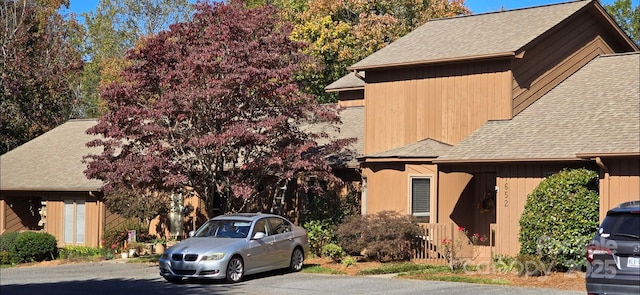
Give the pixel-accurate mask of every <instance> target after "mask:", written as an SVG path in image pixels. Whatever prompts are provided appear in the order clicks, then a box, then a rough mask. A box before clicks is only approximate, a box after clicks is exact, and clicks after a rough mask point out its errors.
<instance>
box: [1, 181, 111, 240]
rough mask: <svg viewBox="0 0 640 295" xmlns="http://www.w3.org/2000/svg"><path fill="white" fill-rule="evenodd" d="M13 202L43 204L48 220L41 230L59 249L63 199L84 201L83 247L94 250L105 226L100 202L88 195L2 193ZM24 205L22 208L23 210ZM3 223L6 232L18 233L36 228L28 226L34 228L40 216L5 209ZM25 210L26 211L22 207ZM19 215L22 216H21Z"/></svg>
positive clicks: (62, 238)
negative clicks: (56, 243) (56, 242)
mask: <svg viewBox="0 0 640 295" xmlns="http://www.w3.org/2000/svg"><path fill="white" fill-rule="evenodd" d="M5 197H6V198H11V199H15V200H16V201H17V202H21V203H25V202H27V201H28V200H29V199H33V200H34V202H35V201H37V202H38V205H39V202H40V200H43V201H45V202H46V205H45V206H46V211H47V218H46V223H45V226H44V230H45V231H46V232H48V233H50V234H51V235H53V236H54V237H56V239H57V240H58V246H60V247H62V246H65V243H64V200H85V243H84V245H87V246H91V247H97V246H99V244H100V239H101V237H102V233H103V227H104V213H103V210H104V209H103V208H104V207H103V206H104V205H103V203H102V202H100V201H99V200H98V199H96V198H94V197H92V196H90V195H89V193H88V192H24V191H15V192H10V193H7V192H3V198H5ZM25 204H26V203H25ZM25 206H27V205H24V206H21V207H25ZM6 207H7V210H6V211H5V213H6V215H5V217H4V218H5V220H6V222H5V224H6V228H5V230H6V231H21V230H32V229H38V228H35V227H34V226H29V225H30V224H31V225H37V222H38V221H39V220H40V215H39V214H38V212H35V213H36V214H35V215H32V214H26V215H25V214H16V212H14V211H12V210H10V209H8V207H9V206H6ZM25 208H28V206H27V207H25ZM20 216H22V217H20ZM24 216H27V217H28V216H32V220H25V217H24Z"/></svg>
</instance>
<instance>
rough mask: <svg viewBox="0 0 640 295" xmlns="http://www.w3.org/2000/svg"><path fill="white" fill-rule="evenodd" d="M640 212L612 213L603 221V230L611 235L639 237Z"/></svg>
mask: <svg viewBox="0 0 640 295" xmlns="http://www.w3.org/2000/svg"><path fill="white" fill-rule="evenodd" d="M638 224H640V214H638V213H625V214H612V215H609V216H607V218H605V219H604V221H603V222H602V225H601V227H602V232H603V233H606V234H609V235H611V236H617V237H627V238H631V239H638V238H639V237H640V226H638Z"/></svg>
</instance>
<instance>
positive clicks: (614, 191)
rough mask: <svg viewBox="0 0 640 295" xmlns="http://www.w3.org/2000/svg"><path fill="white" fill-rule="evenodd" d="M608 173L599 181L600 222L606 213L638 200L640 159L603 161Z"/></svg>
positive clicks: (639, 195)
mask: <svg viewBox="0 0 640 295" xmlns="http://www.w3.org/2000/svg"><path fill="white" fill-rule="evenodd" d="M603 162H604V165H605V167H607V169H608V172H605V173H604V176H603V177H601V179H600V221H602V219H603V218H604V217H605V215H606V214H607V211H608V210H609V209H611V208H614V207H616V206H618V205H619V204H620V203H623V202H627V201H634V200H640V159H638V158H631V159H603Z"/></svg>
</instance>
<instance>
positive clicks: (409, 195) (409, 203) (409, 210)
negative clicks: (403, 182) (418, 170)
mask: <svg viewBox="0 0 640 295" xmlns="http://www.w3.org/2000/svg"><path fill="white" fill-rule="evenodd" d="M414 179H429V212H428V213H416V214H414V213H413V180H414ZM434 179H435V177H433V175H430V174H411V175H409V180H408V184H407V214H409V215H413V216H416V217H431V215H432V213H433V208H434V207H433V198H434V191H435V185H434V182H433V181H434Z"/></svg>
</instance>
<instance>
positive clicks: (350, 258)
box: [342, 256, 358, 267]
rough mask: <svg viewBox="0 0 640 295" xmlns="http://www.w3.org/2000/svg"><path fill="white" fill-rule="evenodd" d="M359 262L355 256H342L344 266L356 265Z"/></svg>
mask: <svg viewBox="0 0 640 295" xmlns="http://www.w3.org/2000/svg"><path fill="white" fill-rule="evenodd" d="M357 263H358V259H356V258H355V257H353V256H345V257H343V258H342V266H344V267H349V266H352V265H356V264H357Z"/></svg>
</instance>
